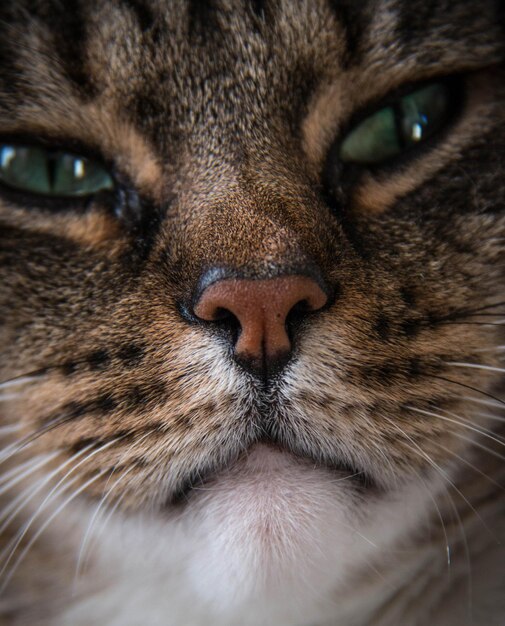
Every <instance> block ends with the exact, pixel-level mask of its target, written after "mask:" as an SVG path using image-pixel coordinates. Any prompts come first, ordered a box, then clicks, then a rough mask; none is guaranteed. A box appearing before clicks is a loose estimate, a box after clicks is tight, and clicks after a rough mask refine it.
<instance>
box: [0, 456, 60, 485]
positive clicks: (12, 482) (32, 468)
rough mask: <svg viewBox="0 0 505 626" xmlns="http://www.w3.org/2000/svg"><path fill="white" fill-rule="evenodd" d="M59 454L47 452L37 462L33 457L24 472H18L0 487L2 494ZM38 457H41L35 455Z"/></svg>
mask: <svg viewBox="0 0 505 626" xmlns="http://www.w3.org/2000/svg"><path fill="white" fill-rule="evenodd" d="M57 456H58V452H53V453H52V454H47V455H45V456H44V457H43V459H42V460H39V462H38V463H35V464H34V463H33V459H31V461H32V464H31V465H30V467H28V469H25V471H24V472H21V473H18V474H17V475H16V476H15V477H14V478H12V479H11V480H9V481H7V482H5V483H4V484H3V485H2V487H1V488H0V495H2V494H3V493H5V492H6V491H9V489H12V487H14V486H15V485H17V484H18V483H20V482H21V481H23V480H24V479H25V478H26V477H27V476H30V474H33V473H34V472H36V471H37V470H38V469H40V468H41V467H43V466H44V465H47V463H49V462H50V461H52V460H53V459H54V458H55V457H57ZM37 459H40V457H35V460H37ZM17 469H19V468H17ZM4 478H5V477H4Z"/></svg>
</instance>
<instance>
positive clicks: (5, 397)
mask: <svg viewBox="0 0 505 626" xmlns="http://www.w3.org/2000/svg"><path fill="white" fill-rule="evenodd" d="M22 397H23V394H22V393H0V402H12V400H19V398H22Z"/></svg>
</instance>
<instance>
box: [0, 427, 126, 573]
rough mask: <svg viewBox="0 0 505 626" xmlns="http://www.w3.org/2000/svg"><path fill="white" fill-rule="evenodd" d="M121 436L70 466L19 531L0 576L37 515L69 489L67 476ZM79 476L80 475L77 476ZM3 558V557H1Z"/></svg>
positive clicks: (0, 570)
mask: <svg viewBox="0 0 505 626" xmlns="http://www.w3.org/2000/svg"><path fill="white" fill-rule="evenodd" d="M119 439H120V437H117V438H115V439H112V440H111V441H109V442H107V443H106V444H104V445H103V446H100V447H99V448H96V449H95V450H93V451H92V452H90V453H89V454H88V455H86V456H85V457H84V458H83V459H81V460H80V461H79V462H78V463H77V464H76V465H74V466H73V467H71V468H70V470H69V471H68V472H67V473H66V474H65V475H64V476H63V477H62V478H60V480H59V481H58V482H57V483H56V485H55V486H54V487H53V488H52V489H51V491H50V492H49V493H48V494H47V496H46V497H45V498H44V500H43V501H42V502H41V503H40V504H39V506H38V507H37V509H36V511H35V512H34V513H33V514H32V516H31V517H30V519H29V520H28V521H27V522H26V523H25V524H24V525H23V527H22V528H21V529H20V531H19V533H18V534H17V537H16V541H15V545H14V547H13V548H12V549H11V550H10V555H11V556H9V557H8V558H7V560H6V562H5V563H4V565H3V566H2V568H1V569H0V576H1V575H2V574H3V572H4V571H5V568H6V567H7V566H8V564H9V562H10V560H11V558H12V555H13V554H14V552H15V551H16V549H17V547H18V546H19V544H20V543H21V542H22V541H23V538H24V537H25V535H26V533H27V532H28V530H29V529H30V527H31V526H32V524H33V522H34V521H35V520H36V519H37V517H38V516H39V515H40V513H41V512H42V511H43V510H44V508H45V507H46V504H47V503H48V502H50V501H51V500H52V499H55V498H56V497H58V496H59V495H61V493H64V492H65V491H66V490H67V489H68V483H67V484H65V481H66V480H67V478H68V477H69V476H70V475H71V474H73V473H74V472H75V471H76V470H77V469H78V468H79V467H81V466H82V465H83V464H84V463H87V462H88V461H89V460H90V459H92V458H93V457H94V456H96V455H97V454H98V453H99V452H103V451H104V450H105V449H107V448H110V446H112V445H113V444H115V443H117V442H118V441H119ZM90 447H93V444H91V446H90ZM77 478H78V477H77ZM61 485H63V488H62V489H60V490H59V491H58V488H59V487H60V486H61ZM2 557H3V553H2ZM0 558H1V557H0Z"/></svg>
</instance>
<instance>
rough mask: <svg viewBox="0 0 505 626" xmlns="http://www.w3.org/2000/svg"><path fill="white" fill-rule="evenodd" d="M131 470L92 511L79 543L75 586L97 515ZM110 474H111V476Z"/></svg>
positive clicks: (124, 473)
mask: <svg viewBox="0 0 505 626" xmlns="http://www.w3.org/2000/svg"><path fill="white" fill-rule="evenodd" d="M115 469H116V468H114V470H113V472H114V471H115ZM133 469H134V466H133V465H132V466H131V467H130V468H129V469H128V470H126V471H125V472H123V473H122V474H121V475H120V476H119V478H118V479H117V480H116V481H115V482H114V483H113V485H112V486H111V487H110V488H109V489H108V490H107V492H106V493H105V494H104V495H103V496H102V498H101V500H100V502H99V503H98V506H97V507H96V508H95V511H94V513H93V515H92V516H91V519H90V521H89V523H88V527H87V528H86V532H85V533H84V537H83V539H82V542H81V547H80V549H79V554H78V556H77V565H76V569H75V577H74V585H76V584H77V580H78V579H79V576H80V574H81V571H82V567H83V563H84V555H85V553H86V549H87V547H88V544H89V541H90V538H91V531H92V529H93V526H94V525H96V522H97V521H98V520H99V515H100V513H101V512H102V510H103V509H104V506H105V504H106V502H107V500H108V499H109V497H110V495H111V494H112V492H113V491H114V489H115V488H116V487H117V486H118V484H119V483H120V482H121V481H122V480H124V479H125V478H126V476H127V475H128V474H129V473H130V472H131V471H132V470H133ZM113 472H112V473H113ZM112 473H111V476H112ZM109 480H110V476H109V478H108V480H107V482H108V481H109ZM123 495H124V494H123Z"/></svg>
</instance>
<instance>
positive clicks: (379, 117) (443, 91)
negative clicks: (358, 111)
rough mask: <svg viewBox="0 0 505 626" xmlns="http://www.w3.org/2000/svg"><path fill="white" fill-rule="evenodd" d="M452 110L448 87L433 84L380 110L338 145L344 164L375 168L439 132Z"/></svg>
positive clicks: (442, 84) (367, 118)
mask: <svg viewBox="0 0 505 626" xmlns="http://www.w3.org/2000/svg"><path fill="white" fill-rule="evenodd" d="M451 108H452V99H451V97H450V91H449V87H448V86H447V85H446V84H444V83H432V84H430V85H427V86H425V87H423V88H421V89H418V90H417V91H413V92H412V93H410V94H408V95H406V96H404V97H402V98H399V99H398V100H397V101H396V102H394V103H393V104H391V105H390V106H387V107H384V108H382V109H379V110H378V111H376V112H375V113H372V115H369V116H368V117H366V118H365V119H364V120H363V121H361V123H359V124H358V125H357V126H355V127H354V128H353V129H352V130H351V131H350V132H349V133H348V134H347V136H346V137H345V138H344V140H343V141H342V143H341V144H340V152H339V157H340V159H341V161H343V162H344V163H357V164H360V165H376V164H380V163H383V162H386V161H388V160H390V159H393V158H394V157H396V156H398V155H400V154H401V153H402V152H404V151H406V150H407V149H410V148H412V147H413V146H416V145H418V144H420V143H422V142H424V141H425V140H426V139H428V138H430V137H432V136H433V135H434V134H436V133H437V132H438V131H440V130H441V129H442V128H443V127H444V126H445V124H446V123H447V121H448V118H449V114H450V111H451Z"/></svg>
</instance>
